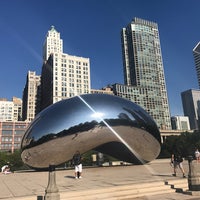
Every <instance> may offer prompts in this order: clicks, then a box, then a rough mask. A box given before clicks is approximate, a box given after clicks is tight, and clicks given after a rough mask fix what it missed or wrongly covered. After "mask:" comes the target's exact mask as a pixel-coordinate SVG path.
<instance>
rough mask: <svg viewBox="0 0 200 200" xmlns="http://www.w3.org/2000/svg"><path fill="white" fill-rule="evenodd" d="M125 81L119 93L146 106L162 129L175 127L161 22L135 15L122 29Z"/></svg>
mask: <svg viewBox="0 0 200 200" xmlns="http://www.w3.org/2000/svg"><path fill="white" fill-rule="evenodd" d="M121 44H122V57H123V72H124V83H125V85H123V84H114V85H113V92H114V93H115V95H118V96H121V97H124V98H127V99H129V100H131V101H133V102H135V103H136V104H138V105H140V106H141V107H143V108H144V109H145V110H146V111H147V112H148V113H149V114H150V115H151V116H152V117H153V119H154V120H155V121H156V123H157V125H158V127H159V128H160V129H171V119H170V112H169V104H168V96H167V90H166V83H165V76H164V68H163V62H162V54H161V46H160V39H159V31H158V25H157V24H156V23H155V22H151V21H147V20H143V19H139V18H134V19H133V20H132V21H131V23H130V24H128V25H127V27H126V28H123V29H122V31H121Z"/></svg>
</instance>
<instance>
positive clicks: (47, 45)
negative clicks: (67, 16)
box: [43, 26, 63, 61]
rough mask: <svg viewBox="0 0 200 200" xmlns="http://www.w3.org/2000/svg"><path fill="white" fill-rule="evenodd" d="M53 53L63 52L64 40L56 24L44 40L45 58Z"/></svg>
mask: <svg viewBox="0 0 200 200" xmlns="http://www.w3.org/2000/svg"><path fill="white" fill-rule="evenodd" d="M51 53H63V40H62V39H61V38H60V33H59V32H58V31H57V30H56V29H55V27H54V26H51V29H50V30H49V31H48V33H47V35H46V40H45V41H44V45H43V60H44V61H45V60H48V58H49V56H50V54H51Z"/></svg>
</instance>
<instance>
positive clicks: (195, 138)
mask: <svg viewBox="0 0 200 200" xmlns="http://www.w3.org/2000/svg"><path fill="white" fill-rule="evenodd" d="M197 148H198V149H199V150H200V132H199V131H196V132H194V133H189V132H184V133H182V134H181V135H180V136H173V135H172V136H169V137H167V139H166V140H165V141H164V143H163V144H162V146H161V153H160V155H159V158H169V157H170V156H171V154H172V153H173V152H174V151H176V152H179V153H181V154H182V156H183V157H185V158H187V157H188V156H193V157H194V152H195V150H196V149H197Z"/></svg>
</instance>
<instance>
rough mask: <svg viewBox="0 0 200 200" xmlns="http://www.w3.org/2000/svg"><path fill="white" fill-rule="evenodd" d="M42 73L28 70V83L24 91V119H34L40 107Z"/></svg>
mask: <svg viewBox="0 0 200 200" xmlns="http://www.w3.org/2000/svg"><path fill="white" fill-rule="evenodd" d="M40 78H41V77H40V75H36V72H33V71H28V74H27V78H26V85H25V87H24V91H23V109H22V110H23V112H22V119H23V120H24V121H32V120H33V119H34V118H35V115H36V114H37V113H38V112H39V109H40V92H41V91H40V86H41V80H40Z"/></svg>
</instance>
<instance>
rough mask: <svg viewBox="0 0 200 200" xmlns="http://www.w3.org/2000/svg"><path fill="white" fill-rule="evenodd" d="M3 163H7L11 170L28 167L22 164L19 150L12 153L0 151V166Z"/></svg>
mask: <svg viewBox="0 0 200 200" xmlns="http://www.w3.org/2000/svg"><path fill="white" fill-rule="evenodd" d="M4 165H9V167H10V169H11V171H15V170H20V169H29V168H28V167H27V166H26V165H24V163H23V161H22V159H21V153H20V151H19V150H18V151H15V152H14V153H10V152H0V167H2V166H4Z"/></svg>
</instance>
